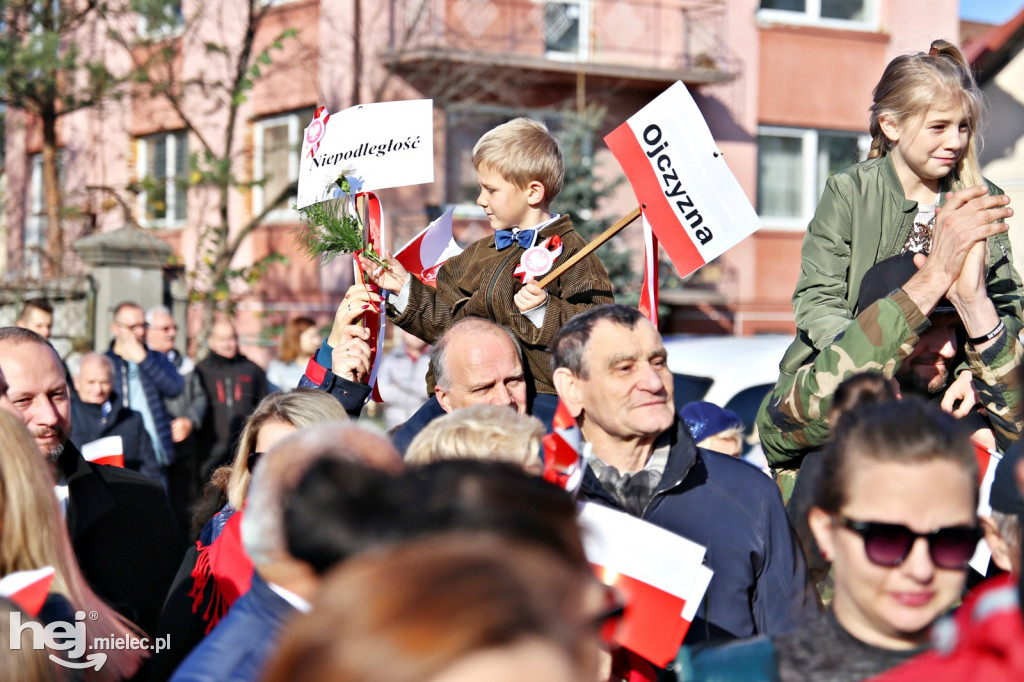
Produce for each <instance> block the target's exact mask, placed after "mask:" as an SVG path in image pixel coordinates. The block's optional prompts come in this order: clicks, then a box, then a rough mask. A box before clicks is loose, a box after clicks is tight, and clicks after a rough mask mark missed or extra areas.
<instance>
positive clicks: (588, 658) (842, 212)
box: [0, 41, 1024, 682]
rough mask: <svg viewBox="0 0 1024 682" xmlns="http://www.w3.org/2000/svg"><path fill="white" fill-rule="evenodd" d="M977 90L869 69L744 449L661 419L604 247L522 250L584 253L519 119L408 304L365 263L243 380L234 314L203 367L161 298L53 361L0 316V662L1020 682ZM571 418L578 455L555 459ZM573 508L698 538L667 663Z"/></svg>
mask: <svg viewBox="0 0 1024 682" xmlns="http://www.w3.org/2000/svg"><path fill="white" fill-rule="evenodd" d="M976 97H977V88H976V86H975V85H974V84H973V80H972V77H971V75H970V71H969V70H968V69H967V68H966V65H965V63H964V60H963V58H962V56H961V55H960V53H959V51H958V50H957V49H956V48H955V47H954V46H952V45H950V44H949V43H946V42H945V41H936V42H935V43H934V44H933V45H932V47H931V50H930V51H929V52H927V53H919V54H914V55H907V56H904V57H899V58H897V59H896V60H894V61H893V63H892V64H890V65H889V67H888V68H887V70H886V73H885V74H884V75H883V77H882V81H881V82H880V83H879V86H878V88H876V91H875V106H874V108H873V109H872V113H871V130H872V133H873V135H874V136H875V142H874V144H873V146H872V158H871V159H869V160H868V161H866V162H864V163H861V164H859V165H857V166H854V167H853V168H851V169H849V170H847V171H844V172H842V173H837V174H836V175H835V176H833V178H831V179H830V180H829V185H828V188H827V189H826V194H825V197H824V198H823V200H822V205H821V206H820V207H819V210H818V212H817V214H816V216H815V219H814V222H813V223H812V227H811V229H809V231H808V234H807V237H806V240H805V249H804V263H803V270H802V272H801V276H800V282H799V284H798V286H797V291H796V293H795V294H794V306H795V311H796V316H797V327H798V334H797V339H796V341H794V344H793V346H792V347H791V348H790V350H789V351H788V352H787V353H786V356H785V358H783V359H782V363H781V365H780V369H781V373H780V377H779V381H778V383H777V384H776V386H775V388H774V390H773V391H772V392H771V393H770V395H768V396H766V398H765V400H764V403H763V404H762V406H761V410H760V412H759V414H758V417H757V424H756V427H757V433H758V435H759V438H760V444H761V450H762V451H763V454H764V456H765V458H766V459H765V460H764V461H760V460H756V459H754V460H749V461H744V459H743V458H742V457H741V456H740V455H741V454H742V452H743V450H744V445H745V439H744V437H743V424H742V422H741V420H740V418H739V417H738V416H737V415H736V414H735V413H733V412H731V411H729V410H725V409H723V408H722V407H721V406H716V405H713V404H710V403H694V404H690V405H686V406H677V405H676V402H675V400H674V393H673V385H674V384H673V377H672V374H671V372H670V370H669V368H668V363H667V353H666V350H665V346H664V344H663V342H662V337H661V335H660V333H659V332H658V330H657V328H656V326H655V325H654V324H652V322H651V320H649V319H648V318H647V317H645V316H644V315H643V314H642V313H641V312H640V311H639V310H637V309H635V308H632V307H629V306H626V305H621V304H616V303H614V302H612V300H613V297H612V287H611V283H610V282H609V280H608V276H607V274H606V272H605V270H604V267H603V266H602V264H601V262H600V259H599V258H598V257H597V256H596V255H594V254H593V253H591V254H589V255H586V256H585V257H583V258H582V259H581V260H580V261H579V262H577V263H576V264H575V265H573V266H572V267H571V268H569V269H568V270H566V271H565V272H564V273H563V274H562V275H561V276H559V277H558V278H556V279H555V280H554V282H552V283H551V284H549V285H547V286H546V287H545V288H541V287H540V286H539V285H538V283H537V281H536V280H537V278H538V277H540V276H542V275H543V274H544V273H543V272H539V271H536V270H528V269H525V268H524V267H523V265H522V264H523V262H525V260H524V254H526V253H527V252H529V251H530V250H533V249H542V250H544V251H545V252H546V253H548V254H549V255H550V256H551V257H550V261H551V262H550V263H549V267H550V266H554V265H555V264H557V263H561V262H564V261H565V260H566V259H568V258H570V257H572V256H573V255H574V254H576V253H578V252H580V251H581V250H582V249H583V247H584V242H583V240H582V238H580V237H579V235H577V234H576V233H575V231H574V230H573V226H572V222H571V219H570V217H569V216H568V215H556V214H552V213H551V211H550V208H551V203H552V201H553V200H554V198H555V197H556V196H557V195H558V193H559V191H560V189H561V185H562V177H563V173H564V171H563V165H562V157H561V152H560V149H559V146H558V143H557V141H556V140H555V138H554V137H553V136H552V135H551V133H550V132H549V131H548V130H547V129H546V128H545V127H544V126H543V125H541V124H538V123H536V122H534V121H530V120H528V119H515V120H513V121H510V122H508V123H506V124H503V125H501V126H499V127H497V128H495V129H494V130H492V131H490V132H488V133H487V134H485V135H484V136H483V137H482V138H481V140H480V141H479V142H478V143H477V145H476V147H475V148H474V150H473V163H474V166H475V167H476V170H477V179H478V183H479V185H480V196H479V198H478V204H479V205H480V206H481V207H482V208H483V209H484V210H485V212H486V213H487V215H488V219H489V222H490V225H491V227H492V229H493V230H494V234H493V235H491V236H488V237H486V238H484V239H481V240H480V241H478V242H476V243H474V244H472V245H471V246H470V247H469V248H467V249H466V250H465V251H464V252H463V253H462V254H461V255H458V256H456V257H454V258H452V259H450V260H449V261H447V262H446V263H445V264H444V266H442V267H441V268H440V269H439V270H438V273H437V280H436V287H432V286H427V285H425V284H424V283H423V282H421V281H419V280H418V279H417V278H416V277H414V276H412V275H411V274H410V273H408V272H406V271H405V270H404V268H402V266H401V264H400V263H398V262H397V261H394V260H391V261H389V262H388V264H386V265H379V264H377V263H374V262H371V261H369V260H367V259H365V258H363V257H359V258H358V260H357V262H358V264H359V266H360V268H361V269H362V271H363V277H362V278H361V279H362V281H361V282H360V283H357V284H355V285H353V286H352V287H351V288H350V289H349V290H348V292H347V293H346V295H345V297H344V298H343V300H342V301H341V302H340V304H339V305H338V308H337V312H336V314H335V317H334V320H333V325H332V327H331V330H330V333H329V334H328V336H326V337H325V338H324V337H321V336H320V335H319V331H318V330H317V327H316V325H315V323H314V322H313V321H312V320H307V319H300V320H296V321H295V322H294V324H289V325H288V327H287V328H286V333H285V339H286V343H285V352H284V353H283V354H282V357H281V358H279V361H278V362H276V363H275V364H274V365H273V367H272V369H271V372H270V374H269V376H268V374H265V373H264V371H263V370H262V369H261V368H260V367H259V366H258V365H257V364H256V363H254V362H252V361H251V360H249V359H248V358H246V357H245V356H244V355H242V354H241V353H240V352H239V343H238V335H237V332H236V330H235V327H234V326H233V324H232V322H231V321H230V320H229V319H226V318H225V319H219V320H218V321H217V322H216V323H215V324H214V326H213V328H212V330H211V333H210V336H209V341H208V348H207V349H205V350H206V351H207V353H206V355H205V357H203V358H202V359H201V360H199V361H198V362H196V361H193V360H192V359H191V358H189V357H187V356H185V355H183V354H181V353H180V352H179V351H178V349H177V348H176V347H175V341H176V332H177V327H176V325H175V323H174V318H173V316H172V314H171V311H169V310H168V309H166V308H163V307H157V308H154V309H151V310H149V311H144V310H143V309H142V308H141V307H139V306H138V305H137V304H135V303H131V302H125V303H122V304H121V305H119V306H117V308H116V309H115V310H113V311H112V319H113V323H112V328H111V331H112V335H113V339H114V340H113V341H112V343H111V345H110V347H109V349H106V350H105V351H102V350H101V351H97V352H94V353H89V354H87V355H85V356H84V357H83V358H82V359H81V362H80V364H79V366H78V368H77V371H76V373H75V374H74V375H73V376H72V375H71V374H70V372H69V371H68V368H67V367H66V366H65V365H64V364H63V362H62V360H61V358H60V356H59V355H58V354H57V352H56V351H55V350H54V348H53V347H52V346H51V345H50V343H49V341H48V336H49V334H50V331H51V328H52V323H53V308H52V307H51V306H49V304H48V303H46V302H45V301H32V302H30V303H29V304H27V305H26V306H25V309H24V311H23V312H22V315H21V316H20V317H19V320H18V323H17V325H16V326H12V327H3V328H0V445H2V447H0V578H3V579H4V582H8V583H9V584H14V582H15V581H14V580H13V579H14V578H18V577H19V576H21V577H26V576H29V575H30V574H31V575H32V576H33V580H35V579H38V578H37V577H36V574H37V573H39V572H42V573H44V574H46V575H47V576H49V578H48V580H49V582H48V583H46V584H45V585H46V588H45V594H44V595H42V596H43V597H45V598H44V599H40V600H38V603H35V602H33V600H31V599H29V598H28V597H25V596H24V592H18V591H17V590H12V591H9V592H4V593H3V594H4V595H5V598H2V599H0V604H2V606H3V611H4V612H5V614H0V616H4V617H0V637H3V638H4V640H5V641H6V642H9V643H10V646H9V647H8V649H7V650H6V651H5V655H4V656H0V677H2V678H3V679H11V680H72V679H90V680H91V679H100V680H123V679H134V680H154V681H163V680H172V681H174V682H189V681H199V680H209V681H211V682H212V681H214V680H217V681H220V680H238V681H242V680H251V681H256V680H268V681H274V682H277V681H284V680H287V681H288V682H303V681H305V680H321V679H336V680H342V681H351V682H356V681H362V680H367V679H377V678H383V679H388V680H395V681H397V682H403V681H406V680H407V681H409V682H414V681H415V682H462V681H463V680H478V679H483V680H494V681H496V682H503V681H505V680H508V681H509V682H511V681H512V680H524V679H530V680H542V681H545V682H611V681H619V680H628V681H631V682H639V681H644V680H646V681H650V682H654V681H655V680H668V679H671V680H678V681H680V682H682V681H684V680H734V679H735V680H782V681H786V682H789V681H795V680H838V681H841V682H845V681H849V682H854V681H858V680H868V679H871V680H876V679H877V680H924V679H928V680H934V679H967V678H972V677H977V678H978V679H982V678H983V679H986V680H1004V679H1005V680H1010V679H1020V678H1021V677H1022V676H1024V655H1022V654H1021V653H1020V652H1021V651H1024V619H1022V615H1021V611H1020V606H1019V597H1018V595H1019V590H1018V580H1019V576H1020V567H1021V551H1022V546H1024V542H1022V540H1024V537H1022V535H1024V533H1022V525H1021V519H1020V514H1021V513H1024V497H1022V492H1021V489H1022V487H1024V463H1021V456H1020V450H1019V445H1018V440H1019V438H1020V434H1021V429H1022V427H1024V406H1022V405H1021V404H1020V402H1021V401H1020V385H1021V379H1022V374H1021V372H1022V368H1021V355H1022V353H1024V345H1022V344H1021V342H1020V340H1019V338H1018V333H1019V332H1020V330H1021V329H1022V327H1024V321H1022V318H1021V296H1022V295H1024V291H1022V286H1021V281H1020V277H1019V276H1018V275H1017V273H1016V270H1015V269H1014V267H1013V264H1012V257H1011V255H1010V253H1009V242H1008V240H1007V239H1006V231H1007V226H1006V224H1005V222H1003V221H1004V220H1005V219H1006V218H1008V217H1010V216H1011V215H1013V212H1012V209H1010V208H1009V206H1008V199H1007V197H1005V196H1004V195H1002V193H1001V192H1000V191H999V190H998V188H995V187H993V186H991V185H985V184H983V182H982V179H981V177H980V174H979V173H978V172H977V160H976V154H975V152H974V148H975V147H974V142H975V141H976V138H977V136H978V132H977V130H976V125H977V118H978V108H977V102H976ZM929 202H931V205H929ZM385 255H386V254H385ZM370 308H379V309H380V310H382V311H383V312H385V313H386V314H387V316H388V318H389V319H390V320H391V321H392V322H393V323H394V324H395V325H396V326H397V327H400V328H401V329H402V330H403V331H404V333H405V334H406V336H405V337H404V340H403V344H402V347H401V348H400V349H398V350H396V352H395V354H394V355H393V358H394V359H395V360H396V361H397V362H400V363H401V366H402V367H403V369H402V370H401V371H399V372H397V373H396V374H394V375H388V374H384V373H381V374H379V375H378V379H379V381H381V382H382V385H381V388H382V389H384V388H385V385H388V386H390V388H389V390H391V391H393V395H394V396H395V397H396V402H399V403H402V407H403V409H405V410H406V412H405V414H403V415H402V418H401V419H395V421H394V422H392V423H389V424H388V428H387V431H384V430H382V429H380V428H379V427H378V426H376V425H375V424H373V423H371V422H370V421H369V420H367V419H365V418H363V417H362V414H363V407H364V404H365V403H366V401H367V400H368V398H369V396H370V393H371V390H372V387H371V386H370V385H369V384H368V381H369V378H370V376H371V369H372V362H373V361H372V358H373V351H374V349H373V348H371V345H370V343H371V340H370V333H369V331H368V330H367V329H366V328H365V327H364V326H362V325H361V324H360V320H361V318H362V317H363V315H364V314H365V312H366V311H367V310H369V309H370ZM411 372H418V373H419V375H420V380H421V381H420V384H421V385H422V384H424V383H425V385H426V394H427V395H429V396H430V399H429V400H428V401H427V402H426V403H424V404H423V405H422V406H420V407H418V409H417V407H416V404H415V403H412V402H411V401H408V402H406V401H403V400H402V398H408V397H409V394H411V393H413V392H417V393H418V391H419V389H418V388H415V387H414V386H412V385H410V384H409V383H408V382H407V375H408V374H409V373H411ZM399 375H402V376H403V377H404V378H401V379H400V378H398V377H399ZM275 388H277V389H281V390H276V391H275V390H273V389H275ZM395 414H398V413H397V412H396V413H395ZM568 418H571V420H574V421H575V427H578V435H579V446H578V449H579V452H578V458H577V462H576V464H575V465H569V467H568V469H567V470H566V471H568V472H571V471H573V470H575V473H576V475H568V474H566V471H563V472H560V473H562V474H566V475H564V476H561V475H557V472H556V475H554V476H552V475H550V474H551V473H552V467H553V466H554V465H553V464H552V462H553V457H552V455H553V452H552V451H551V450H548V447H549V446H548V445H547V444H546V441H545V435H546V434H548V433H549V432H552V431H553V430H560V431H563V432H565V431H567V430H572V429H573V427H572V426H570V425H568V424H566V419H568ZM979 452H984V453H986V454H985V457H984V458H983V459H984V466H985V467H989V466H995V471H994V473H993V472H986V474H985V475H983V474H982V471H981V470H980V469H979V459H978V456H977V454H978V453H979ZM989 452H992V453H996V454H995V455H992V456H990V455H989V454H988V453H989ZM111 457H113V458H114V459H115V460H117V461H116V463H115V464H107V463H100V462H101V461H102V462H108V461H110V459H109V458H111ZM990 457H991V459H990ZM118 458H119V459H118ZM748 459H749V458H748ZM995 460H998V463H997V464H993V463H990V462H995ZM766 474H767V475H766ZM986 481H987V482H990V484H991V485H989V483H986ZM782 491H785V496H784V495H783V492H782ZM584 505H600V506H602V507H609V508H612V509H614V510H617V511H618V512H620V513H621V514H623V515H626V516H629V517H633V519H634V520H635V521H636V522H640V521H642V522H644V523H646V524H650V525H652V526H656V527H657V528H659V529H661V530H660V531H659V532H667V533H669V534H673V535H675V536H679V537H681V538H685V539H686V540H689V541H691V542H693V543H697V545H699V546H701V547H702V548H704V550H705V554H704V564H705V565H706V567H707V568H708V569H710V570H711V571H713V575H712V577H711V580H710V583H709V584H708V586H707V590H706V592H705V593H704V594H703V596H702V598H701V599H700V603H699V604H698V605H697V608H696V609H695V610H693V612H692V618H691V617H688V618H689V628H688V630H687V632H686V636H685V640H684V641H683V642H682V646H680V647H679V649H678V653H677V654H676V655H675V658H674V660H673V661H672V662H670V663H669V664H668V665H665V664H664V663H661V664H660V665H658V664H655V663H654V662H652V661H650V660H647V659H645V658H644V657H643V656H641V655H639V654H638V653H637V652H636V651H634V650H633V649H631V648H629V646H623V644H622V640H621V639H620V637H619V633H620V628H621V627H623V625H624V624H628V623H632V624H633V625H635V622H636V619H637V618H638V616H637V610H636V603H635V602H634V601H632V599H631V598H630V597H629V594H630V593H624V592H620V591H618V590H616V589H615V588H613V587H611V586H610V584H606V582H604V581H603V580H601V579H599V574H598V573H596V572H595V571H594V570H593V568H592V566H591V562H592V558H590V557H588V554H587V544H586V539H587V538H586V537H585V534H584V530H583V526H582V525H581V522H580V520H579V510H580V509H581V507H582V506H584ZM623 518H625V516H624V517H623ZM590 532H593V529H591V531H590ZM980 543H983V544H980ZM981 548H987V551H988V554H985V553H984V552H981V551H980V550H981ZM643 549H644V548H643V547H636V550H635V551H636V552H637V553H640V552H641V551H642V550H643ZM979 554H980V555H983V556H990V557H991V561H990V562H989V564H988V567H987V568H986V566H985V565H981V566H980V568H978V567H977V565H976V564H972V561H973V560H975V559H976V558H977V556H978V555H979ZM644 556H646V555H644ZM969 565H975V569H970V568H969ZM660 568H662V569H664V568H665V567H660ZM972 570H974V571H975V572H974V573H971V571H972ZM986 573H987V574H990V575H984V574H986ZM601 577H603V578H604V579H605V580H607V575H606V574H603V575H602V576H601ZM985 578H988V580H985ZM19 584H20V583H19ZM6 596H10V599H6ZM961 603H962V605H961ZM958 605H959V610H957V606H958ZM85 614H88V616H86V615H85ZM643 625H644V626H645V627H647V628H648V629H651V628H654V629H659V628H661V627H662V625H663V624H662V623H660V622H658V623H644V624H643ZM664 626H665V627H677V626H678V614H672V617H671V621H670V622H667V623H665V624H664ZM38 633H43V634H42V635H40V636H39V637H36V635H37V634H38ZM54 633H57V634H54ZM61 633H64V635H63V636H62V635H61ZM40 637H41V638H42V639H43V640H45V641H43V642H42V643H41V644H40V645H39V646H36V644H37V640H39V639H40ZM680 637H682V635H680ZM112 641H117V642H119V643H120V644H119V645H118V646H114V645H112V644H111V642H112ZM43 649H45V651H41V650H43ZM673 651H675V648H674V647H673ZM42 654H50V655H49V656H46V655H42Z"/></svg>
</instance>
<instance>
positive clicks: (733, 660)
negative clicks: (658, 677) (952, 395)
mask: <svg viewBox="0 0 1024 682" xmlns="http://www.w3.org/2000/svg"><path fill="white" fill-rule="evenodd" d="M823 468H824V471H823V474H822V482H821V485H820V487H819V488H818V491H817V494H816V495H815V504H814V506H813V507H812V509H811V512H810V516H809V522H810V527H811V531H812V532H813V533H814V537H815V540H816V541H817V543H818V546H819V547H820V548H821V552H822V554H823V555H824V557H825V559H827V560H829V561H831V562H832V571H833V577H834V579H835V593H834V596H833V598H832V602H831V604H830V607H829V610H828V611H827V612H826V613H825V614H823V615H822V617H821V618H820V619H818V620H816V621H813V622H812V623H810V624H809V625H807V626H804V627H803V628H801V629H800V630H798V631H796V632H794V633H792V634H790V635H786V636H781V637H774V638H771V639H767V638H762V639H757V640H752V641H748V642H741V643H737V644H733V645H727V646H725V647H720V648H718V649H714V650H711V651H708V652H705V653H704V654H701V655H698V656H696V657H693V658H689V657H687V656H684V657H683V658H684V659H685V660H682V661H681V662H682V663H683V664H684V665H683V667H684V668H686V670H684V671H683V673H682V674H681V679H716V680H721V679H745V680H781V681H782V682H791V681H795V680H831V681H834V682H854V681H857V680H864V679H868V678H870V677H872V676H874V675H877V674H879V673H882V672H884V671H886V670H888V669H890V668H893V667H895V666H896V665H898V664H900V663H902V662H903V661H905V660H907V659H909V658H911V657H912V656H914V655H916V654H918V653H920V652H922V651H924V650H925V649H926V648H927V647H928V642H929V629H930V628H931V626H932V624H933V623H934V622H935V621H936V619H938V618H939V617H940V616H941V615H943V614H944V613H946V611H948V610H949V609H950V607H952V606H953V604H954V603H956V601H957V600H958V599H959V597H960V595H961V592H962V590H963V588H964V581H965V578H966V572H967V562H968V561H969V560H970V558H971V556H972V555H973V553H974V550H975V548H976V546H977V544H978V540H979V539H980V538H981V534H980V531H979V528H978V520H977V516H976V513H975V510H976V509H977V505H978V465H977V462H976V460H975V458H974V453H973V449H972V446H971V444H970V441H969V438H968V434H967V433H966V432H965V431H964V430H963V429H962V428H961V427H960V425H959V424H958V423H957V422H956V421H955V420H954V419H953V418H952V417H950V416H949V415H946V414H944V413H943V412H941V411H940V410H939V409H938V408H933V407H932V406H930V405H928V404H926V403H924V402H922V401H920V400H916V399H906V400H901V401H896V402H889V403H879V404H874V405H867V406H864V407H862V408H858V409H854V410H853V411H851V412H849V413H847V414H845V415H843V417H842V418H841V419H840V420H839V423H838V425H837V426H836V428H835V430H834V432H833V440H832V442H831V444H830V445H829V446H828V448H827V449H826V451H825V461H824V467H823Z"/></svg>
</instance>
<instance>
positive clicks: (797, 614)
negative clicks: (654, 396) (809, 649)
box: [580, 417, 818, 643]
mask: <svg viewBox="0 0 1024 682" xmlns="http://www.w3.org/2000/svg"><path fill="white" fill-rule="evenodd" d="M673 428H674V429H675V434H674V438H673V442H672V445H671V450H670V452H669V458H668V463H667V464H666V466H665V473H664V475H663V477H662V479H661V483H660V484H659V485H658V488H657V490H656V492H655V496H654V499H653V500H652V501H651V502H650V504H648V506H647V509H645V510H644V514H643V516H642V518H643V519H644V520H645V521H649V522H650V523H653V524H654V525H656V526H660V527H661V528H664V529H666V530H669V531H672V532H673V533H676V534H677V535H681V536H683V537H685V538H687V539H689V540H692V541H694V542H697V543H700V544H701V545H704V546H705V547H707V555H706V558H705V562H706V563H707V565H708V567H709V568H710V569H712V570H713V571H714V572H715V575H714V577H713V578H712V579H711V584H710V586H709V587H708V591H707V594H706V595H705V597H704V602H703V603H702V604H701V606H700V608H699V609H698V610H697V615H696V617H695V618H694V620H693V623H692V625H691V627H690V631H689V633H688V634H687V636H686V641H687V643H697V642H711V641H725V640H729V639H737V638H743V637H752V636H754V635H759V634H769V635H775V634H785V633H788V632H791V631H793V630H795V629H796V628H797V627H798V626H799V625H801V624H802V623H803V622H804V621H805V620H806V619H810V618H813V617H815V616H817V614H818V606H817V600H816V599H815V597H814V593H813V590H812V589H811V588H810V586H809V584H808V581H807V575H806V573H807V571H806V568H805V565H804V558H803V553H802V552H801V551H800V548H799V547H798V545H797V543H796V542H795V541H794V539H793V536H792V533H791V531H790V528H789V523H788V521H787V519H786V510H785V507H783V505H782V497H781V495H780V494H779V490H778V488H777V487H776V486H775V484H774V483H773V482H772V480H771V479H770V478H768V477H767V476H765V475H764V474H763V473H762V472H761V470H760V469H758V468H756V467H753V466H751V465H750V464H748V463H746V462H744V461H742V460H740V459H737V458H735V457H729V456H728V455H723V454H721V453H718V452H712V451H710V450H705V449H704V448H698V447H697V446H696V445H694V443H693V438H692V437H691V436H690V432H689V431H688V430H687V429H686V425H685V424H684V423H683V421H682V420H681V419H679V418H678V417H677V418H676V424H675V426H674V427H673ZM595 454H596V455H598V456H600V453H595ZM580 494H581V496H582V497H583V498H584V499H586V500H589V501H592V502H597V503H599V504H604V505H606V506H609V507H615V508H619V505H618V503H617V502H616V501H615V499H614V498H613V497H612V496H611V495H610V494H609V493H607V492H606V491H605V490H604V489H603V488H602V487H601V484H600V482H599V481H598V479H597V476H596V475H595V474H594V472H593V470H592V469H591V468H590V467H587V471H586V473H585V474H584V477H583V487H582V490H581V493H580Z"/></svg>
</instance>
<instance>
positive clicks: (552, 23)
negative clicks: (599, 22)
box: [544, 0, 590, 59]
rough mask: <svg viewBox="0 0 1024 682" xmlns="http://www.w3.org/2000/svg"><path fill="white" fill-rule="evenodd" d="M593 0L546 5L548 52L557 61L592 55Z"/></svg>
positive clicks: (546, 49) (564, 1) (546, 42)
mask: <svg viewBox="0 0 1024 682" xmlns="http://www.w3.org/2000/svg"><path fill="white" fill-rule="evenodd" d="M589 36H590V0H560V1H559V2H545V3H544V50H545V52H546V53H547V56H548V57H550V58H554V59H557V58H559V57H560V56H561V57H563V58H573V59H575V58H585V57H586V56H587V55H588V54H589V51H590V50H589Z"/></svg>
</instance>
